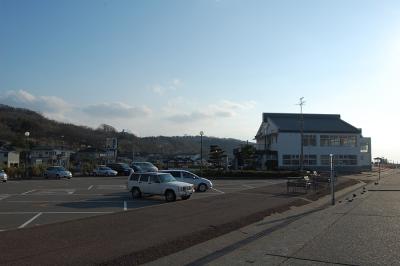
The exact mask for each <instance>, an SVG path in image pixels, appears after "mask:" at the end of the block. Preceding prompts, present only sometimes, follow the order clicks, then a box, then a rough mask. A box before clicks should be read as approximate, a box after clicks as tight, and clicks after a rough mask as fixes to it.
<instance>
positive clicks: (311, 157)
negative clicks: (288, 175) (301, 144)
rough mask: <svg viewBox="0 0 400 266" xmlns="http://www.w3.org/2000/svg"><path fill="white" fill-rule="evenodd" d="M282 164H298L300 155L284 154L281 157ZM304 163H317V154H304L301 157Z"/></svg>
mask: <svg viewBox="0 0 400 266" xmlns="http://www.w3.org/2000/svg"><path fill="white" fill-rule="evenodd" d="M282 159H283V165H292V166H293V165H295V166H299V165H300V155H298V154H285V155H283V157H282ZM303 163H304V165H317V155H315V154H305V155H304V158H303Z"/></svg>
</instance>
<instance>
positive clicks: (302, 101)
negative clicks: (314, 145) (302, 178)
mask: <svg viewBox="0 0 400 266" xmlns="http://www.w3.org/2000/svg"><path fill="white" fill-rule="evenodd" d="M305 103H306V101H304V97H301V98H300V101H299V103H298V104H297V105H300V136H301V137H300V143H301V144H300V171H301V172H303V170H304V143H303V141H304V117H303V105H304V104H305Z"/></svg>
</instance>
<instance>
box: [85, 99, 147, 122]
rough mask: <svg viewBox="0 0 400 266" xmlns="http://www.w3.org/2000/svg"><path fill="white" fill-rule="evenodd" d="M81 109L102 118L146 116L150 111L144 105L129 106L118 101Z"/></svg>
mask: <svg viewBox="0 0 400 266" xmlns="http://www.w3.org/2000/svg"><path fill="white" fill-rule="evenodd" d="M82 110H83V112H85V113H86V114H89V115H90V116H93V117H104V118H137V117H143V116H148V115H150V114H151V112H152V111H151V109H150V108H148V107H147V106H145V105H143V106H131V105H128V104H125V103H120V102H113V103H99V104H93V105H89V106H87V107H85V108H83V109H82Z"/></svg>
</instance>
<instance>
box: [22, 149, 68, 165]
mask: <svg viewBox="0 0 400 266" xmlns="http://www.w3.org/2000/svg"><path fill="white" fill-rule="evenodd" d="M72 153H73V151H70V150H65V149H63V148H52V147H34V148H32V149H31V150H30V151H29V162H28V163H30V164H31V165H34V166H36V165H46V166H48V165H60V166H64V167H69V166H70V157H71V154H72Z"/></svg>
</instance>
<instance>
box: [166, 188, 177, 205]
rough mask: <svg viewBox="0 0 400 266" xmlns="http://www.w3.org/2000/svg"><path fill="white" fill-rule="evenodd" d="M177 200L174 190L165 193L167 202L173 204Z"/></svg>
mask: <svg viewBox="0 0 400 266" xmlns="http://www.w3.org/2000/svg"><path fill="white" fill-rule="evenodd" d="M175 200H176V196H175V192H173V191H172V190H167V191H166V192H165V201H166V202H171V201H175Z"/></svg>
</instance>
